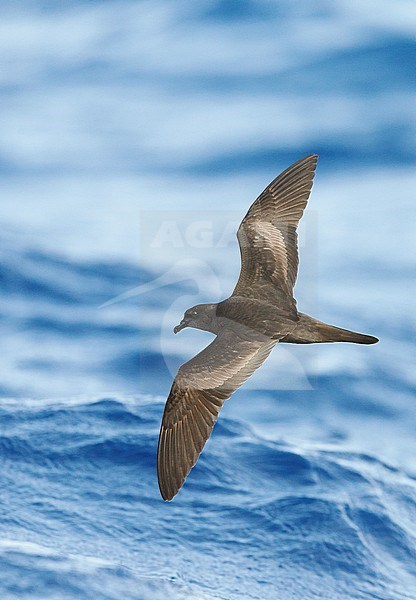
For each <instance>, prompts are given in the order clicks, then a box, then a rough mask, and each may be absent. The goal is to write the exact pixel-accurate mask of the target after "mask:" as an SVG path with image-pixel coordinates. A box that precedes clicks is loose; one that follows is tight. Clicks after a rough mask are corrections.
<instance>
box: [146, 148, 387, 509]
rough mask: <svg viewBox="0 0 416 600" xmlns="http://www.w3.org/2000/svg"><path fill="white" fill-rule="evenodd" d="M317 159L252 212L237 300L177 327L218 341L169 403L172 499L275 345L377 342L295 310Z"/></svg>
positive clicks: (167, 466) (165, 440)
mask: <svg viewBox="0 0 416 600" xmlns="http://www.w3.org/2000/svg"><path fill="white" fill-rule="evenodd" d="M317 160H318V157H317V155H316V154H310V155H309V156H306V157H305V158H302V159H300V160H298V161H297V162H295V163H294V164H293V165H291V166H290V167H289V168H287V169H286V171H283V173H281V174H280V175H279V176H278V177H276V179H274V180H273V181H272V182H271V184H270V185H268V186H267V187H266V189H265V190H264V191H263V192H262V193H261V194H260V196H259V197H258V198H257V200H256V201H255V202H254V203H253V204H252V206H251V207H250V209H249V211H248V213H247V214H246V216H245V217H244V219H243V221H242V222H241V225H240V227H239V229H238V232H237V238H238V242H239V244H240V253H241V272H240V277H239V279H238V281H237V285H236V286H235V289H234V291H233V293H232V295H231V296H230V297H229V298H227V299H226V300H224V301H222V302H219V303H217V304H198V305H197V306H194V307H193V308H189V309H188V310H187V311H186V312H185V314H184V317H183V319H182V321H181V322H180V324H179V325H177V326H176V327H175V329H174V331H175V333H177V332H178V331H180V330H181V329H183V328H184V327H195V328H196V329H203V330H205V331H210V332H211V333H214V334H215V335H216V337H215V339H214V341H213V342H211V344H209V346H207V347H206V348H204V350H202V352H200V353H199V354H197V355H196V356H194V357H193V358H191V360H189V361H188V362H186V363H185V364H183V365H182V366H181V367H180V369H179V371H178V373H177V375H176V377H175V380H174V382H173V385H172V388H171V390H170V394H169V397H168V399H167V402H166V406H165V411H164V414H163V419H162V425H161V429H160V435H159V446H158V455H157V470H158V480H159V488H160V492H161V494H162V497H163V499H164V500H172V498H173V497H174V496H175V494H177V492H178V491H179V489H180V488H181V486H182V484H183V482H184V481H185V477H186V476H187V475H188V473H189V471H190V470H191V468H192V467H193V466H194V464H195V463H196V461H197V460H198V456H199V454H200V453H201V451H202V448H203V447H204V445H205V442H206V441H207V439H208V438H209V436H210V434H211V431H212V428H213V426H214V424H215V421H216V420H217V417H218V413H219V411H220V409H221V406H222V405H223V403H224V401H225V400H227V399H228V398H229V397H230V396H231V394H232V393H233V392H234V391H235V390H236V389H237V388H238V387H239V386H240V385H242V384H243V383H244V382H245V381H246V379H248V378H249V377H250V375H252V373H253V372H254V371H255V370H256V369H257V368H258V367H260V365H261V364H262V363H263V362H264V361H265V359H266V358H267V357H268V356H269V354H270V352H271V350H272V348H273V347H274V346H275V344H276V343H277V342H281V343H282V342H286V343H289V344H313V343H321V342H353V343H356V344H374V343H375V342H378V339H377V338H375V337H372V336H370V335H363V334H361V333H354V332H353V331H348V330H347V329H340V328H339V327H334V326H333V325H327V324H326V323H322V322H321V321H318V320H317V319H314V318H313V317H310V316H308V315H306V314H304V313H301V312H298V310H297V308H296V300H295V299H294V298H293V286H294V284H295V280H296V275H297V271H298V247H297V233H296V228H297V225H298V222H299V219H300V218H301V216H302V214H303V211H304V209H305V207H306V203H307V201H308V198H309V194H310V191H311V188H312V182H313V177H314V174H315V168H316V163H317Z"/></svg>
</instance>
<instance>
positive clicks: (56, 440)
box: [0, 0, 416, 600]
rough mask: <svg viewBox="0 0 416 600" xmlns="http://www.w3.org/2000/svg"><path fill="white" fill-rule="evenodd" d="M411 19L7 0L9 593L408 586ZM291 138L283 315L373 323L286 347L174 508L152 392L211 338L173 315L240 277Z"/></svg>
mask: <svg viewBox="0 0 416 600" xmlns="http://www.w3.org/2000/svg"><path fill="white" fill-rule="evenodd" d="M295 4H296V8H295ZM413 21H414V10H413V6H412V3H407V2H405V1H401V2H398V3H397V4H395V7H394V9H393V8H392V7H391V5H390V4H389V3H387V2H386V3H385V2H377V3H372V2H367V3H363V5H362V6H361V5H360V6H358V5H357V6H352V5H351V3H344V2H342V1H341V0H339V1H337V2H331V3H324V2H320V3H318V4H316V5H314V7H311V4H310V3H309V2H299V3H287V2H275V3H269V2H264V3H263V2H256V3H251V2H247V3H244V10H243V7H242V6H241V7H239V9H238V10H237V9H236V3H227V2H215V3H214V2H200V3H197V4H195V6H194V5H192V6H191V5H189V3H185V2H180V1H175V2H162V1H158V2H140V3H129V2H124V1H122V2H108V3H92V2H90V3H86V2H72V3H68V4H67V5H65V7H59V8H57V7H56V6H54V5H52V4H50V3H38V4H37V6H34V5H33V4H32V3H27V4H26V3H22V8H19V7H17V6H16V5H15V4H14V3H7V2H5V3H4V17H3V18H2V23H1V24H0V28H1V32H2V35H1V36H0V45H1V48H2V52H1V54H2V56H3V68H2V75H1V77H2V79H1V86H2V87H1V92H2V94H1V96H0V103H1V107H2V112H3V114H4V116H5V117H6V118H5V119H4V120H2V122H1V124H0V131H1V138H2V154H1V175H2V178H1V182H0V188H1V196H2V204H1V208H0V222H1V225H2V244H1V248H0V287H1V297H0V336H1V339H2V349H3V352H2V359H1V361H0V392H1V403H0V413H1V414H0V423H1V425H0V462H1V468H0V489H1V494H0V516H1V518H0V531H1V540H0V574H1V576H0V597H1V598H5V599H10V600H12V599H13V600H14V599H17V598H19V600H20V599H28V600H29V599H30V600H37V599H39V600H45V599H48V600H49V599H53V600H67V599H68V600H69V599H71V600H72V599H77V600H78V599H79V600H87V599H88V600H89V599H91V600H100V599H108V600H110V599H111V600H118V599H121V598H123V599H132V600H142V599H145V600H157V599H158V598H166V597H167V596H168V597H170V598H178V599H182V598H189V599H191V598H192V599H194V598H195V599H199V598H200V599H201V600H202V599H207V600H208V599H211V598H212V599H214V598H221V599H223V600H232V599H237V598H239V599H240V598H253V599H258V598H261V599H264V600H268V599H270V600H275V599H276V598H279V600H280V599H281V600H289V599H290V600H292V599H293V600H298V599H300V598H301V599H302V600H303V599H305V600H307V599H313V598H316V599H317V598H319V599H321V598H325V599H328V600H337V599H339V600H345V599H353V600H356V599H380V600H381V599H383V600H396V599H397V600H404V599H406V600H414V599H415V598H416V566H415V565H416V526H415V522H416V479H415V478H416V468H415V465H416V462H415V461H416V458H415V457H416V438H415V431H416V410H415V402H416V400H415V393H414V392H415V387H416V377H415V367H414V359H415V351H414V339H415V333H416V318H415V316H414V315H415V303H414V298H415V295H416V289H415V281H416V278H415V261H414V256H415V254H416V247H415V236H414V223H415V221H416V209H415V203H414V189H415V183H416V176H415V173H414V159H415V146H414V139H415V137H414V133H415V122H416V119H415V109H414V106H416V103H415V102H414V96H415V82H414V77H413V70H412V69H413V64H414V58H413V57H414V55H415V44H414V36H413V33H412V31H413ZM308 152H318V153H319V154H320V162H319V166H318V175H317V179H316V183H315V186H314V190H313V195H312V198H311V201H310V207H309V209H308V214H307V215H306V216H305V221H304V225H303V228H302V229H301V233H300V252H301V268H300V278H299V283H298V286H297V288H296V296H297V298H298V301H299V306H300V308H301V309H302V310H304V311H305V312H310V313H312V314H314V315H315V316H317V317H318V318H322V319H324V320H326V321H329V322H332V323H334V324H337V325H340V326H344V327H348V328H351V329H355V330H357V331H362V332H365V333H369V334H373V335H377V336H378V337H379V338H380V339H381V342H380V344H378V345H377V346H373V347H365V348H364V347H359V346H353V345H339V346H338V345H336V346H331V345H322V346H311V347H288V346H283V345H282V346H281V347H279V346H278V347H277V348H276V349H275V351H274V352H273V354H272V356H271V357H270V359H269V361H268V362H267V364H266V365H264V367H263V368H262V369H261V370H260V371H259V372H257V373H256V374H255V376H254V377H253V379H252V381H250V382H249V385H247V386H245V387H244V388H243V389H241V390H240V391H239V392H238V393H237V394H236V395H235V396H234V397H233V399H232V400H231V401H230V402H228V403H226V405H225V407H224V409H223V412H222V414H221V417H220V420H219V422H218V424H217V426H216V427H215V429H214V433H213V436H212V439H211V441H209V442H208V444H207V446H206V449H205V450H204V452H203V454H202V456H201V459H200V461H199V462H198V465H197V467H196V468H195V469H194V470H193V471H192V472H191V475H190V476H189V478H188V479H187V482H186V484H185V487H184V489H183V490H182V491H181V492H180V494H179V495H178V496H177V498H176V499H175V500H174V502H172V503H169V504H167V503H163V502H162V500H161V499H160V496H159V493H158V489H157V482H156V473H155V453H156V447H157V435H158V429H159V423H160V419H161V415H162V411H163V404H164V401H165V398H166V395H167V393H168V390H169V387H170V383H171V379H172V375H173V374H174V373H175V370H176V368H177V367H178V365H179V364H180V363H181V362H182V361H183V360H185V359H187V358H189V356H191V355H192V353H193V352H195V351H196V350H197V349H198V348H200V347H201V346H203V345H205V344H206V343H207V341H208V340H209V336H208V335H205V334H202V333H198V332H195V331H184V332H183V333H181V334H180V336H178V337H175V336H174V335H173V333H172V327H173V325H175V324H176V322H177V319H178V317H180V316H181V313H182V312H183V310H184V309H185V308H187V307H188V306H190V305H192V304H194V303H196V302H198V301H211V300H215V299H219V298H221V297H225V296H226V295H227V293H228V292H229V291H230V289H232V283H233V281H234V280H235V278H236V275H237V272H238V260H239V259H238V248H237V246H236V243H235V241H234V238H233V237H232V238H230V237H229V236H228V234H227V235H226V233H227V231H228V230H229V229H230V227H229V226H230V224H232V223H235V222H237V223H238V221H239V219H241V218H242V217H243V216H244V214H245V211H246V209H247V206H248V205H249V203H250V202H251V201H252V200H253V198H254V197H255V195H256V194H257V193H258V192H259V191H261V189H262V187H264V185H265V184H266V183H268V181H269V180H271V179H272V178H273V177H274V176H275V175H276V174H277V172H279V170H281V169H283V168H284V167H286V166H287V165H288V164H289V163H290V162H291V161H292V160H294V159H296V158H298V157H299V156H302V155H304V154H306V153H308ZM189 209H192V210H193V212H191V213H189V214H186V213H183V212H181V211H183V210H189ZM201 221H202V229H201V228H200V229H199V230H198V227H200V225H201ZM172 222H173V223H174V225H175V227H176V229H174V230H169V231H170V235H173V236H174V240H173V242H172V237H171V238H169V236H167V237H166V238H165V239H162V241H160V240H161V238H160V237H159V238H158V237H157V236H158V235H159V233H160V230H159V229H158V228H159V225H163V224H166V223H168V224H169V223H172ZM198 223H199V225H198ZM195 224H197V225H198V227H197V228H196V229H195ZM231 230H232V227H231ZM172 231H173V233H172ZM198 236H199V237H198ZM201 236H202V237H201ZM155 239H158V240H159V241H160V243H154V241H155ZM224 240H225V241H224ZM129 290H136V292H135V293H133V294H131V296H130V297H128V298H124V299H122V300H121V301H119V302H117V303H114V304H110V305H106V306H103V304H104V303H106V302H108V301H109V300H111V299H113V298H115V297H118V296H119V295H121V294H123V293H125V292H128V291H129Z"/></svg>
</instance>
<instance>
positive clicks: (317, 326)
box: [280, 313, 378, 344]
mask: <svg viewBox="0 0 416 600" xmlns="http://www.w3.org/2000/svg"><path fill="white" fill-rule="evenodd" d="M299 317H300V319H299V321H298V324H297V326H296V328H295V329H294V330H293V331H292V332H291V333H290V334H289V335H287V336H286V337H285V338H283V339H281V340H280V341H281V342H286V343H289V344H319V343H323V342H351V343H353V344H375V343H376V342H378V339H377V338H376V337H373V336H372V335H365V334H363V333H356V332H355V331H349V329H342V328H341V327H335V326H334V325H328V324H327V323H323V322H322V321H318V319H314V318H313V317H310V316H309V315H305V314H304V313H299Z"/></svg>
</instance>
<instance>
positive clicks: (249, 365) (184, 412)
mask: <svg viewBox="0 0 416 600" xmlns="http://www.w3.org/2000/svg"><path fill="white" fill-rule="evenodd" d="M276 342H277V340H270V339H268V338H266V337H265V336H262V335H260V334H259V333H258V332H254V331H251V330H249V328H243V327H241V328H240V329H237V330H236V329H235V325H234V329H231V328H230V329H228V328H225V329H224V330H222V332H221V333H219V334H218V336H217V337H216V338H215V340H214V341H213V342H212V343H211V344H210V345H209V346H207V347H206V348H204V350H202V352H200V353H199V354H197V355H196V356H194V358H192V359H191V360H190V361H188V362H187V363H185V364H183V365H182V366H181V367H180V369H179V371H178V373H177V375H176V377H175V380H174V382H173V385H172V388H171V391H170V394H169V397H168V399H167V402H166V406H165V412H164V414H163V419H162V425H161V428H160V435H159V446H158V453H157V470H158V480H159V488H160V492H161V494H162V497H163V499H164V500H172V498H173V497H174V496H175V495H176V494H177V492H178V491H179V489H180V488H181V487H182V484H183V482H184V481H185V478H186V476H187V475H188V473H189V471H190V470H191V468H192V467H193V466H194V464H195V463H196V461H197V460H198V456H199V454H200V453H201V451H202V448H203V447H204V445H205V442H206V441H207V439H208V438H209V436H210V434H211V431H212V428H213V427H214V424H215V421H216V420H217V417H218V413H219V411H220V409H221V407H222V405H223V403H224V401H225V400H227V398H229V397H230V396H231V394H232V393H233V392H234V391H235V390H236V389H237V388H238V387H239V386H240V385H241V384H242V383H244V381H246V379H248V377H250V375H251V374H252V373H253V372H254V371H255V370H256V369H257V368H258V367H259V366H260V365H261V364H262V363H263V362H264V361H265V359H266V358H267V357H268V355H269V354H270V352H271V350H272V348H273V346H274V345H275V344H276Z"/></svg>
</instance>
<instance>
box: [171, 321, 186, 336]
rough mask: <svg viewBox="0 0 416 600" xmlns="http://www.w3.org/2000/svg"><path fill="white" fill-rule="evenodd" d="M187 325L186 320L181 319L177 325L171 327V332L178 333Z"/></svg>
mask: <svg viewBox="0 0 416 600" xmlns="http://www.w3.org/2000/svg"><path fill="white" fill-rule="evenodd" d="M187 325H188V323H187V321H185V319H182V321H181V322H180V323H179V325H176V327H174V328H173V333H179V331H181V330H182V329H184V328H185V327H186V326H187Z"/></svg>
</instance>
